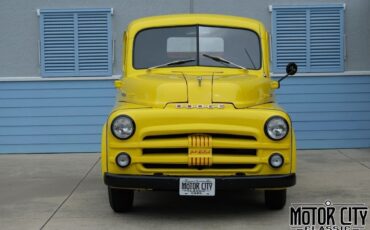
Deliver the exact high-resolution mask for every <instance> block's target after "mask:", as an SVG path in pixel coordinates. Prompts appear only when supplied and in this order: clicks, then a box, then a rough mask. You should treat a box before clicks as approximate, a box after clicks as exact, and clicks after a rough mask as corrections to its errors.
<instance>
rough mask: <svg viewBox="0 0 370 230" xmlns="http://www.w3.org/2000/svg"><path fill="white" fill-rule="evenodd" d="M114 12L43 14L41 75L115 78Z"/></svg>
mask: <svg viewBox="0 0 370 230" xmlns="http://www.w3.org/2000/svg"><path fill="white" fill-rule="evenodd" d="M110 12H111V10H110V9H96V10H92V9H91V10H89V9H84V10H41V11H40V37H41V75H42V76H45V77H53V76H58V77H63V76H109V75H112V43H111V42H112V33H111V16H110Z"/></svg>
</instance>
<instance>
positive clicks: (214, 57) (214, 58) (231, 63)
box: [203, 54, 248, 70]
mask: <svg viewBox="0 0 370 230" xmlns="http://www.w3.org/2000/svg"><path fill="white" fill-rule="evenodd" d="M203 56H204V57H206V58H209V59H212V60H213V61H216V62H220V63H226V64H229V65H232V66H235V67H238V68H239V69H244V70H248V69H247V68H245V67H244V66H241V65H238V64H235V63H233V62H231V61H229V60H226V59H223V58H222V57H217V56H212V55H209V54H203Z"/></svg>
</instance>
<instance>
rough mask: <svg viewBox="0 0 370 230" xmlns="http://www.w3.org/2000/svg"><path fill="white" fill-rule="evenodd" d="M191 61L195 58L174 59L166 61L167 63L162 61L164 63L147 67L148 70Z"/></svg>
mask: <svg viewBox="0 0 370 230" xmlns="http://www.w3.org/2000/svg"><path fill="white" fill-rule="evenodd" d="M193 61H195V59H184V60H176V61H171V62H167V63H164V64H160V65H156V66H152V67H149V68H148V70H152V69H155V68H160V67H165V66H171V65H181V64H185V63H188V62H193Z"/></svg>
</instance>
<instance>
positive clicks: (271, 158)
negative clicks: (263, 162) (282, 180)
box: [269, 153, 285, 169]
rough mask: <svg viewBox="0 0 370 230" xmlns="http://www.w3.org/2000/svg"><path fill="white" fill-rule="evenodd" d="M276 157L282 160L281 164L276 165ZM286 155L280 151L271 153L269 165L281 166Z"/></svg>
mask: <svg viewBox="0 0 370 230" xmlns="http://www.w3.org/2000/svg"><path fill="white" fill-rule="evenodd" d="M274 158H277V159H278V160H280V164H279V165H275V164H274V163H275V162H276V159H275V162H274ZM284 161H285V160H284V157H283V155H281V154H280V153H273V154H271V156H270V157H269V165H270V166H271V167H272V168H275V169H277V168H281V167H282V166H283V165H284Z"/></svg>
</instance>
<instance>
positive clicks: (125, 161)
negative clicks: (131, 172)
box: [116, 153, 131, 168]
mask: <svg viewBox="0 0 370 230" xmlns="http://www.w3.org/2000/svg"><path fill="white" fill-rule="evenodd" d="M116 163H117V165H118V166H120V167H121V168H124V167H127V166H128V165H129V164H130V163H131V158H130V156H129V155H128V154H127V153H120V154H118V155H117V157H116Z"/></svg>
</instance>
